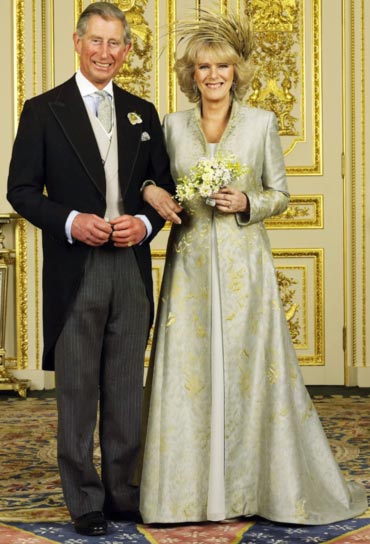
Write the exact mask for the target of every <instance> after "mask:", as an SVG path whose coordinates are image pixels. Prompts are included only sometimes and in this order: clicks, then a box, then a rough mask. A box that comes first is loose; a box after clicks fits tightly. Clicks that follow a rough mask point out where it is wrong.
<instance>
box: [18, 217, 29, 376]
mask: <svg viewBox="0 0 370 544" xmlns="http://www.w3.org/2000/svg"><path fill="white" fill-rule="evenodd" d="M15 250H16V276H15V277H16V308H17V332H18V334H17V368H18V369H24V368H27V366H28V318H27V316H28V294H27V293H28V291H27V289H28V284H27V274H28V260H27V222H26V220H25V219H17V220H16V221H15Z"/></svg>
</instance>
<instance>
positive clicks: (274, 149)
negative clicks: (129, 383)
mask: <svg viewBox="0 0 370 544" xmlns="http://www.w3.org/2000/svg"><path fill="white" fill-rule="evenodd" d="M165 136H166V142H167V149H168V152H169V155H170V159H171V168H172V174H173V177H174V179H177V178H179V177H182V176H184V175H185V174H187V173H188V172H189V170H190V168H191V167H192V166H193V165H194V164H195V163H196V162H197V160H198V159H199V158H200V157H202V156H206V155H209V153H210V149H209V146H207V142H206V141H205V138H204V135H203V133H202V131H201V128H200V112H199V108H198V107H197V108H195V109H192V110H188V111H186V112H178V113H173V114H170V115H168V116H166V118H165ZM217 151H218V152H219V153H221V154H224V155H228V154H233V155H235V156H236V160H237V161H239V162H240V163H241V164H243V165H244V164H245V165H247V166H248V167H249V173H248V174H245V175H243V176H242V177H240V178H238V179H237V180H235V181H234V182H233V185H234V186H235V187H237V188H238V189H240V190H242V191H245V192H246V193H247V194H248V197H249V200H250V220H249V221H247V219H246V218H245V217H244V216H243V214H223V213H221V212H218V211H217V210H215V209H214V208H212V207H210V206H207V205H206V204H205V203H204V201H203V200H202V199H201V198H197V199H194V200H191V201H189V203H188V204H187V205H185V213H183V215H182V219H183V222H182V224H181V225H179V226H178V225H174V226H173V227H172V229H171V233H170V238H169V242H168V249H167V258H166V265H165V272H164V277H163V283H162V289H161V296H160V303H159V308H158V317H157V324H156V333H155V338H154V342H153V348H152V359H151V366H150V378H149V380H148V382H149V385H148V387H151V398H150V409H149V419H148V429H147V438H146V446H145V452H144V465H143V473H142V482H141V506H140V509H141V513H142V516H143V519H144V522H146V523H172V522H173V523H179V522H190V521H204V520H207V519H211V520H215V521H216V520H219V519H224V518H232V517H236V516H241V515H245V516H252V515H255V514H257V515H260V516H262V517H265V518H267V519H270V520H274V521H280V522H287V523H305V524H325V523H331V522H333V521H337V520H341V519H347V518H350V517H353V516H356V515H358V514H360V513H362V512H363V511H365V510H366V508H367V501H366V495H365V491H364V489H363V488H362V487H361V486H359V485H358V484H355V483H353V482H349V483H348V482H345V481H344V479H343V477H342V475H341V473H340V470H339V468H338V465H337V463H336V462H335V460H334V457H333V455H332V452H331V450H330V447H329V444H328V442H327V439H326V437H325V434H324V432H323V430H322V427H321V424H320V421H319V419H318V416H317V414H316V412H315V409H314V406H313V404H312V401H311V399H310V397H309V395H308V393H307V391H306V388H305V387H304V384H303V380H302V377H301V373H300V369H299V366H298V363H297V359H296V355H295V351H294V348H293V346H292V342H291V339H290V334H289V330H288V327H287V323H286V319H285V313H284V310H283V308H282V304H281V301H280V297H279V290H278V285H277V281H276V277H275V270H274V265H273V259H272V255H271V248H270V244H269V239H268V236H267V233H266V230H265V227H264V225H263V220H264V219H266V218H267V217H270V216H272V215H275V214H279V213H281V212H282V211H284V209H286V207H287V205H288V201H289V194H288V189H287V184H286V176H285V167H284V161H283V155H282V151H281V145H280V139H279V135H278V132H277V126H276V120H275V116H274V115H273V114H272V113H270V112H267V111H264V110H258V109H253V108H249V107H246V106H241V105H239V104H238V103H237V102H234V103H233V107H232V113H231V117H230V120H229V123H228V126H227V128H226V130H225V133H224V135H223V137H222V139H221V141H220V143H219V144H218V150H217ZM217 355H218V357H217ZM151 373H152V374H151ZM220 373H221V374H222V376H221V377H220ZM151 379H152V382H151Z"/></svg>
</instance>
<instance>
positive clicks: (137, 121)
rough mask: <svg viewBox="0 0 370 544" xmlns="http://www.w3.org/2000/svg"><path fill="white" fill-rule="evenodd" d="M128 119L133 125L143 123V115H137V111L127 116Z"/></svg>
mask: <svg viewBox="0 0 370 544" xmlns="http://www.w3.org/2000/svg"><path fill="white" fill-rule="evenodd" d="M127 117H128V120H129V121H130V123H131V125H139V124H140V123H142V122H143V120H142V118H141V115H140V114H139V113H136V111H130V112H129V113H128V114H127Z"/></svg>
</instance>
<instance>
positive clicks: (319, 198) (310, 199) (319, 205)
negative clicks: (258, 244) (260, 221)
mask: <svg viewBox="0 0 370 544" xmlns="http://www.w3.org/2000/svg"><path fill="white" fill-rule="evenodd" d="M323 223H324V220H323V195H307V196H303V195H299V196H292V197H291V199H290V204H289V207H288V209H287V210H286V211H285V212H284V213H282V214H281V215H277V216H275V217H271V218H269V219H267V220H266V221H265V225H266V227H267V228H268V229H277V230H279V229H321V228H323Z"/></svg>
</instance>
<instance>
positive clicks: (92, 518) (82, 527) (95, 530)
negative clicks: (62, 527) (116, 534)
mask: <svg viewBox="0 0 370 544" xmlns="http://www.w3.org/2000/svg"><path fill="white" fill-rule="evenodd" d="M73 524H74V526H75V530H76V533H79V534H80V535H86V536H98V535H105V534H106V533H107V521H106V519H105V517H104V514H103V512H89V513H88V514H84V515H83V516H80V517H78V518H76V519H75V520H74V521H73Z"/></svg>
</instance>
